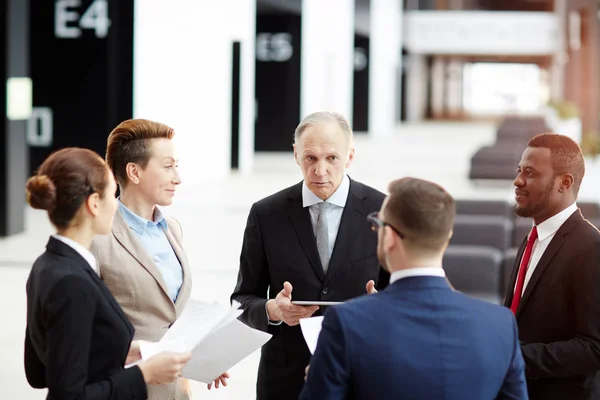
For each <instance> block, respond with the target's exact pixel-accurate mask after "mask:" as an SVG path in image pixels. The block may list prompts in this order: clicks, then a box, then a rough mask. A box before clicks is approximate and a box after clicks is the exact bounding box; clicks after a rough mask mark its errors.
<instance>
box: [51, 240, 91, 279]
mask: <svg viewBox="0 0 600 400" xmlns="http://www.w3.org/2000/svg"><path fill="white" fill-rule="evenodd" d="M52 237H53V238H55V239H58V240H60V241H61V242H63V243H64V244H66V245H67V246H69V247H71V248H72V249H73V250H75V251H76V252H77V253H79V255H80V256H81V257H83V259H84V260H85V261H87V262H88V264H90V267H92V269H93V270H94V271H95V272H96V273H98V265H97V262H96V257H94V255H93V254H92V252H91V251H90V250H89V249H86V248H85V247H84V246H82V245H81V244H79V243H77V242H76V241H74V240H72V239H69V238H68V237H65V236H61V235H59V234H55V235H52Z"/></svg>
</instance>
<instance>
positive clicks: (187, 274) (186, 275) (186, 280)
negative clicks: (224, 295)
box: [165, 220, 192, 315]
mask: <svg viewBox="0 0 600 400" xmlns="http://www.w3.org/2000/svg"><path fill="white" fill-rule="evenodd" d="M167 226H168V228H169V229H166V230H165V234H166V235H167V239H168V240H169V243H170V244H171V247H172V248H173V251H175V255H176V256H177V258H178V259H179V263H180V264H181V269H182V272H183V283H182V284H181V288H180V289H179V295H178V296H177V300H175V309H176V311H177V315H180V314H181V312H182V311H183V308H184V307H185V303H186V302H185V300H186V299H187V298H188V297H189V296H188V295H187V294H189V292H190V290H191V286H192V276H191V271H190V267H189V265H188V262H187V258H186V257H185V253H184V252H183V249H182V248H181V246H180V245H179V241H178V240H177V238H176V237H175V235H174V234H173V231H172V229H171V224H170V223H169V221H168V220H167Z"/></svg>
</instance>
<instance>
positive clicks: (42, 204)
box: [26, 175, 56, 212]
mask: <svg viewBox="0 0 600 400" xmlns="http://www.w3.org/2000/svg"><path fill="white" fill-rule="evenodd" d="M26 188H27V202H28V203H29V205H30V206H31V207H33V208H37V209H40V210H47V211H48V212H51V211H52V210H54V207H56V186H54V182H52V180H51V179H50V178H49V177H48V176H46V175H36V176H32V177H31V178H29V180H28V181H27V186H26Z"/></svg>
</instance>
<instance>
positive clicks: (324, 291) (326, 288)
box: [321, 286, 329, 295]
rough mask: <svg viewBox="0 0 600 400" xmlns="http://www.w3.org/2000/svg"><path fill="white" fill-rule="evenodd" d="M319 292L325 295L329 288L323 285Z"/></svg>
mask: <svg viewBox="0 0 600 400" xmlns="http://www.w3.org/2000/svg"><path fill="white" fill-rule="evenodd" d="M321 293H323V294H325V295H326V294H327V293H329V288H328V287H327V286H325V287H324V288H323V291H322V292H321Z"/></svg>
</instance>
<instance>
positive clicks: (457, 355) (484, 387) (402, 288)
mask: <svg viewBox="0 0 600 400" xmlns="http://www.w3.org/2000/svg"><path fill="white" fill-rule="evenodd" d="M389 192H390V195H389V197H388V198H386V200H385V201H384V203H383V206H382V208H381V211H380V212H379V213H377V212H375V213H373V214H372V215H370V216H369V220H370V221H371V223H372V224H373V228H374V230H376V231H377V232H378V233H377V237H378V247H377V255H378V257H379V261H380V263H381V265H382V266H383V267H384V268H385V269H387V270H388V271H389V272H390V273H391V277H390V285H389V286H388V287H387V289H386V290H384V291H383V292H380V293H378V294H374V295H371V296H365V297H362V298H359V299H356V300H353V301H350V302H348V303H346V304H343V305H338V306H334V307H331V308H330V309H329V310H327V312H326V314H325V319H324V321H323V326H322V330H321V334H320V336H319V341H318V344H317V349H316V352H315V354H314V356H313V358H312V360H311V366H310V370H309V372H308V377H307V382H306V385H305V387H304V389H303V391H302V394H301V396H300V399H301V400H312V399H315V400H316V399H328V400H338V399H339V400H341V399H365V400H376V399H446V400H471V399H472V400H485V399H490V400H491V399H514V400H522V399H527V388H526V385H525V376H524V373H523V370H524V363H523V358H522V356H521V351H520V348H519V340H518V332H517V326H516V322H515V319H514V317H513V315H512V314H511V312H510V311H509V310H507V309H506V308H504V307H501V306H497V305H494V304H491V303H486V302H483V301H480V300H476V299H473V298H470V297H468V296H466V295H464V294H461V293H459V292H456V291H454V290H452V288H451V287H450V286H449V285H448V283H447V281H446V280H445V274H444V270H443V269H442V258H443V255H444V251H445V250H446V247H447V246H448V242H449V240H450V237H451V236H452V226H453V223H454V215H455V212H456V205H455V202H454V199H453V198H452V197H451V196H450V195H449V194H448V193H447V192H446V191H445V190H444V189H443V188H441V187H440V186H438V185H436V184H434V183H432V182H428V181H425V180H421V179H415V178H403V179H400V180H397V181H394V182H392V183H391V184H390V187H389ZM374 236H375V235H374Z"/></svg>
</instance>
